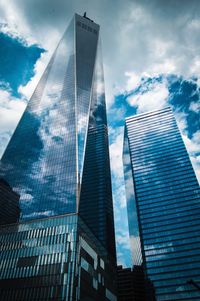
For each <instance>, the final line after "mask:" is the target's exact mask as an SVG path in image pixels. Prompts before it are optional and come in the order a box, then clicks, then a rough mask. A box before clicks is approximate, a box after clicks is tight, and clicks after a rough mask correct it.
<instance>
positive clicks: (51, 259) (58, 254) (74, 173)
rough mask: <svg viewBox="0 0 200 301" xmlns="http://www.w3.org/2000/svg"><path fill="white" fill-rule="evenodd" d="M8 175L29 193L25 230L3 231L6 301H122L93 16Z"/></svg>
mask: <svg viewBox="0 0 200 301" xmlns="http://www.w3.org/2000/svg"><path fill="white" fill-rule="evenodd" d="M0 176H1V177H2V178H3V179H5V180H6V181H7V182H8V183H9V185H10V186H11V187H12V188H13V190H14V191H15V192H17V193H18V194H19V195H20V201H19V204H20V218H19V220H20V223H19V225H18V229H17V231H16V230H15V231H14V229H16V227H14V228H13V226H10V227H2V228H1V230H0V233H1V234H0V239H1V240H2V242H3V250H4V251H3V252H2V255H1V263H0V264H1V267H2V274H1V279H2V280H1V282H0V287H1V289H0V290H1V293H0V294H1V296H3V297H2V298H4V299H1V300H15V299H13V298H16V300H32V299H33V300H80V299H81V300H89V298H90V300H104V299H105V300H115V296H114V280H115V279H114V278H115V277H114V272H113V271H114V266H115V260H116V254H115V237H114V221H113V204H112V192H111V177H110V162H109V150H108V134H107V120H106V105H105V91H104V78H103V66H102V57H101V41H100V35H99V25H98V24H96V23H95V22H93V21H92V20H90V19H89V18H87V17H86V15H84V17H81V16H79V15H77V14H75V16H74V18H73V19H72V21H71V22H70V24H69V26H68V28H67V30H66V32H65V33H64V35H63V37H62V39H61V41H60V43H59V44H58V46H57V48H56V50H55V52H54V54H53V55H52V58H51V60H50V62H49V64H48V66H47V68H46V70H45V72H44V74H43V75H42V78H41V79H40V81H39V83H38V85H37V87H36V89H35V91H34V93H33V95H32V97H31V99H30V101H29V103H28V105H27V108H26V110H25V112H24V114H23V116H22V118H21V120H20V122H19V124H18V126H17V128H16V130H15V132H14V134H13V136H12V138H11V140H10V142H9V144H8V146H7V148H6V150H5V152H4V154H3V157H2V159H1V165H0ZM13 248H14V249H15V251H14V250H13ZM8 258H9V260H8ZM112 270H113V271H112ZM13 296H14V297H13ZM16 296H17V297H16ZM31 298H32V299H31Z"/></svg>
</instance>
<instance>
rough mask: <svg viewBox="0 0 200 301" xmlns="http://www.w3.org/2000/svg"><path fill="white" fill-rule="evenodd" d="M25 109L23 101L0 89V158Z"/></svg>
mask: <svg viewBox="0 0 200 301" xmlns="http://www.w3.org/2000/svg"><path fill="white" fill-rule="evenodd" d="M25 107H26V103H25V101H23V100H19V99H16V98H15V97H13V96H12V95H11V93H10V92H9V90H4V89H0V158H1V156H2V154H3V152H4V149H5V146H6V145H7V143H8V142H9V140H10V137H11V135H12V133H13V131H14V129H15V127H16V125H17V123H18V122H19V120H20V118H21V115H22V113H23V112H24V109H25Z"/></svg>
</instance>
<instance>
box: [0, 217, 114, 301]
mask: <svg viewBox="0 0 200 301" xmlns="http://www.w3.org/2000/svg"><path fill="white" fill-rule="evenodd" d="M0 252H1V256H0V259H1V260H0V300H2V301H17V300H19V301H24V300H26V301H28V300H38V301H40V300H45V301H49V300H60V301H61V300H62V301H73V300H99V301H101V300H110V301H116V297H115V295H114V293H113V288H114V283H113V282H114V280H113V279H114V271H112V270H111V265H110V262H109V261H108V258H107V256H106V250H104V248H103V247H102V246H101V244H100V243H99V241H98V240H97V239H96V238H95V237H94V235H93V234H92V232H91V231H90V230H89V229H88V227H87V226H86V225H85V224H84V222H83V221H82V220H81V218H80V217H79V216H78V215H77V214H70V215H64V216H59V217H51V218H45V219H40V220H36V221H30V222H23V223H20V224H13V225H9V226H2V227H1V228H0ZM112 276H113V277H112ZM108 292H109V296H111V297H109V298H107V294H108ZM88 298H89V299H88Z"/></svg>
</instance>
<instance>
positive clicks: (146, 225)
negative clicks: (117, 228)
mask: <svg viewBox="0 0 200 301" xmlns="http://www.w3.org/2000/svg"><path fill="white" fill-rule="evenodd" d="M126 126H127V130H128V138H129V148H130V157H131V164H130V166H132V171H133V178H134V187H135V193H136V201H137V206H138V210H139V217H140V219H139V222H140V229H141V237H142V244H143V251H144V254H145V261H146V265H147V274H148V276H149V278H150V280H152V281H153V283H154V286H155V287H156V293H157V298H158V300H176V299H177V300H178V299H180V298H192V297H197V296H198V297H200V294H199V292H196V291H195V290H194V289H193V288H191V287H189V286H188V285H186V282H187V281H188V279H193V280H196V281H198V276H199V271H200V262H199V258H200V239H199V237H200V235H199V232H200V224H199V215H200V203H199V200H200V190H199V185H198V182H197V179H196V177H195V174H194V172H193V170H192V166H191V163H190V160H189V157H188V155H187V152H186V149H185V146H184V144H183V141H182V138H181V135H180V133H179V130H178V128H177V125H176V122H175V120H174V117H173V116H172V113H171V111H170V109H169V108H168V109H164V110H161V111H157V112H155V113H147V114H143V115H138V116H135V117H133V118H132V119H131V118H130V119H127V121H126ZM124 165H125V163H124ZM125 166H126V165H125ZM130 176H132V175H131V174H130ZM125 181H126V176H125ZM128 203H129V200H128V199H127V204H128ZM129 215H131V214H130V213H129ZM133 216H134V214H133ZM132 218H133V217H132ZM129 220H130V218H129ZM180 277H182V280H181V281H180V280H178V278H180ZM162 279H163V282H162V283H161V280H162ZM172 279H173V280H172ZM172 281H173V286H171V285H172ZM189 291H191V292H189ZM162 294H165V295H162ZM166 298H167V299H166Z"/></svg>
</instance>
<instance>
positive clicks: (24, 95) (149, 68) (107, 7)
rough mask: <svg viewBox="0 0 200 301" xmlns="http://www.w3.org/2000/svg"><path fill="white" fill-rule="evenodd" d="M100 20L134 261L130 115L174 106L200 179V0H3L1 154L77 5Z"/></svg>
mask: <svg viewBox="0 0 200 301" xmlns="http://www.w3.org/2000/svg"><path fill="white" fill-rule="evenodd" d="M85 11H87V15H88V16H89V17H90V18H91V19H93V20H94V21H95V22H96V23H98V24H100V26H101V38H102V44H103V45H102V46H103V62H104V72H105V86H106V102H107V113H108V125H109V141H110V157H111V169H112V187H113V199H114V214H115V231H116V241H117V255H118V263H119V264H123V265H126V266H130V265H131V255H130V245H129V239H128V226H127V212H126V199H125V188H124V183H123V166H122V144H123V131H124V128H123V127H124V119H125V117H128V116H131V115H134V114H137V113H142V112H146V111H151V110H156V109H160V108H163V107H166V106H169V105H170V106H171V107H172V108H173V111H174V113H175V116H176V119H177V122H178V126H179V128H180V131H181V133H182V136H183V140H184V142H185V144H186V147H187V149H188V152H189V155H190V158H191V161H192V164H193V167H194V170H195V173H196V175H197V178H198V180H199V182H200V52H199V48H200V42H199V32H200V1H199V0H190V1H188V0H173V1H172V0H168V1H165V0H151V1H148V0H139V1H136V0H123V1H122V0H101V1H100V0H84V1H82V0H73V1H69V0H29V1H27V0H9V1H7V0H0V62H1V64H0V157H1V155H2V153H3V151H4V149H5V147H6V145H7V143H8V141H9V139H10V137H11V135H12V133H13V131H14V129H15V127H16V125H17V123H18V121H19V119H20V117H21V115H22V113H23V111H24V109H25V107H26V104H27V101H28V99H29V98H30V96H31V95H32V93H33V91H34V88H35V87H36V85H37V83H38V81H39V79H40V77H41V75H42V73H43V71H44V69H45V67H46V65H47V63H48V61H49V59H50V57H51V54H52V53H53V51H54V49H55V46H56V45H57V43H58V42H59V39H60V38H61V36H62V34H63V33H64V31H65V29H66V27H67V25H68V23H69V21H70V20H71V18H72V16H73V14H74V13H75V12H77V13H79V14H83V13H84V12H85Z"/></svg>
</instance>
